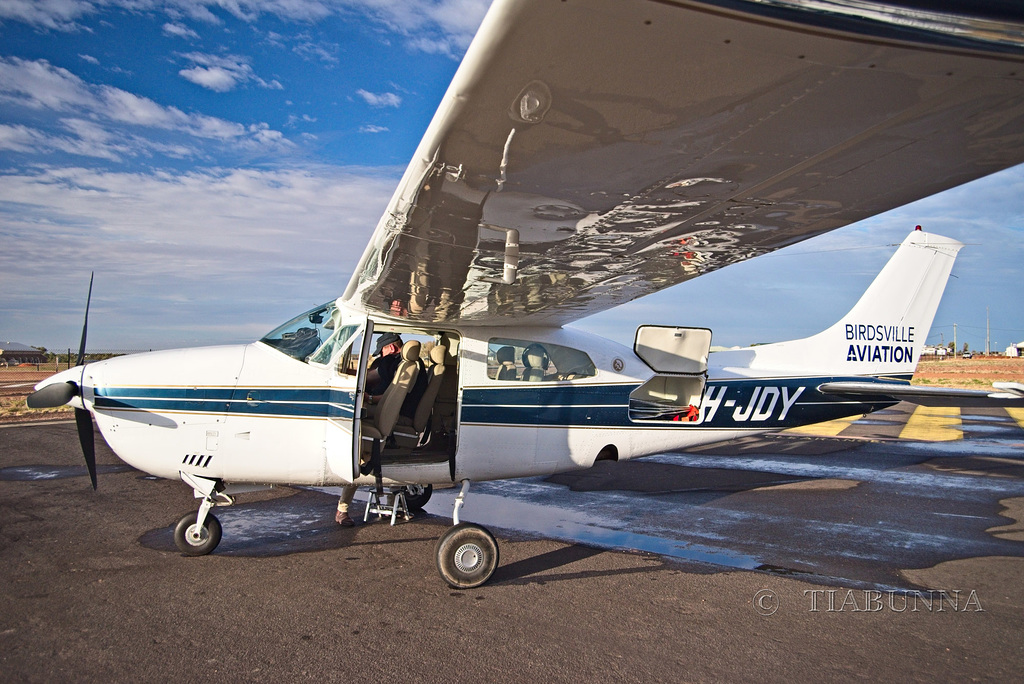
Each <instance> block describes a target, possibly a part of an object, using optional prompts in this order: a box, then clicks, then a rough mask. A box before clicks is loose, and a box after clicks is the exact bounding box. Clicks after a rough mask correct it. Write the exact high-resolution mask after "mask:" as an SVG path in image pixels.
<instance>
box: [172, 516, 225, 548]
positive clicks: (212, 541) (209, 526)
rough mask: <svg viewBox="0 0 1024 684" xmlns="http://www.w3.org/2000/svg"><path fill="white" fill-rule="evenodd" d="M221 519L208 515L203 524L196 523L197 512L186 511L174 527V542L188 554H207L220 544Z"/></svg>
mask: <svg viewBox="0 0 1024 684" xmlns="http://www.w3.org/2000/svg"><path fill="white" fill-rule="evenodd" d="M220 535H221V527H220V520H217V518H216V517H214V516H212V515H207V516H206V520H205V521H204V522H203V526H202V527H199V526H198V525H196V514H195V513H186V514H185V516H184V517H183V518H182V519H181V520H179V521H178V524H177V526H175V528H174V543H175V544H176V545H177V547H178V549H179V550H180V551H181V552H182V553H184V554H185V555H186V556H205V555H206V554H208V553H210V552H211V551H213V550H214V549H215V548H217V544H220Z"/></svg>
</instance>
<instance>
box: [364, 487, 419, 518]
mask: <svg viewBox="0 0 1024 684" xmlns="http://www.w3.org/2000/svg"><path fill="white" fill-rule="evenodd" d="M388 499H390V500H391V503H388ZM371 513H373V514H375V515H376V516H377V518H378V519H380V518H384V517H388V516H390V517H391V524H392V525H394V524H395V521H396V520H397V519H398V516H399V515H401V516H402V517H403V518H404V519H405V520H412V513H410V512H409V506H408V504H406V502H405V490H402V489H399V490H397V491H390V492H385V491H383V490H381V489H371V490H370V500H369V501H367V502H366V511H364V512H363V522H367V521H368V520H369V519H370V514H371Z"/></svg>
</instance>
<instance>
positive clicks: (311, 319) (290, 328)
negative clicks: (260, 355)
mask: <svg viewBox="0 0 1024 684" xmlns="http://www.w3.org/2000/svg"><path fill="white" fill-rule="evenodd" d="M342 318H343V316H342V311H341V309H339V308H338V306H337V304H336V303H335V302H328V303H326V304H323V305H321V306H318V307H316V308H315V309H310V310H309V311H307V312H306V313H304V314H302V315H301V316H296V317H295V318H293V319H292V320H290V321H288V322H287V323H285V324H284V325H282V326H279V327H277V328H274V329H273V330H271V331H270V332H269V333H267V334H266V335H265V336H264V337H263V338H262V339H261V340H260V342H262V343H263V344H266V345H269V346H271V347H273V348H274V349H276V350H278V351H279V352H282V353H284V354H287V355H288V356H290V357H292V358H293V359H298V360H299V361H304V362H307V363H308V362H312V363H322V364H327V363H330V362H331V358H332V357H333V356H334V353H335V352H337V351H340V350H341V349H343V348H344V347H345V345H346V344H347V343H348V342H349V341H351V339H352V337H353V336H354V335H355V334H356V333H358V332H359V330H360V329H361V328H362V320H361V319H359V320H353V321H343V320H342Z"/></svg>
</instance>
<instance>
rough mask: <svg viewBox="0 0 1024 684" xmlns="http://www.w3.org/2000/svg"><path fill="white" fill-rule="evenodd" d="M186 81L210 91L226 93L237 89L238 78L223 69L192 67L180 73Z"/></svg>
mask: <svg viewBox="0 0 1024 684" xmlns="http://www.w3.org/2000/svg"><path fill="white" fill-rule="evenodd" d="M178 75H180V76H181V77H182V78H184V79H185V80H186V81H191V82H192V83H195V84H196V85H200V86H202V87H204V88H208V89H209V90H213V91H215V92H218V93H226V92H227V91H229V90H231V89H232V88H234V87H235V85H236V84H237V83H238V78H237V77H236V75H235V74H233V73H231V72H230V71H228V70H227V69H223V68H221V67H198V66H197V67H192V68H191V69H182V70H181V71H179V72H178Z"/></svg>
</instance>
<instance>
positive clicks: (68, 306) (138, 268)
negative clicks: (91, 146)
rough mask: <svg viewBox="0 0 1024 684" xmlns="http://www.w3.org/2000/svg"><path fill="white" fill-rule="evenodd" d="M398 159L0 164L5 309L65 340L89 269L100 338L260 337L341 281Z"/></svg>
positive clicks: (33, 330)
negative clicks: (375, 165)
mask: <svg viewBox="0 0 1024 684" xmlns="http://www.w3.org/2000/svg"><path fill="white" fill-rule="evenodd" d="M2 131H3V129H2V128H0V135H2ZM398 173H399V170H398V169H383V170H380V169H378V170H374V169H339V168H334V167H317V168H307V169H281V170H271V171H267V170H259V169H245V168H236V169H206V170H199V171H194V172H191V173H184V174H172V173H168V172H156V173H110V172H100V171H96V170H91V169H85V168H45V169H39V170H36V171H34V172H28V173H16V174H7V175H2V176H0V221H2V222H3V224H4V229H5V249H4V250H3V251H2V252H0V288H2V289H3V291H4V293H5V316H4V317H5V320H6V321H10V322H12V323H13V322H17V329H16V330H14V331H13V332H17V333H18V334H19V335H23V337H24V338H25V339H29V340H32V341H33V342H34V343H36V344H43V345H47V346H51V347H59V346H61V345H64V344H65V340H66V338H65V336H64V331H66V332H67V333H68V334H69V335H71V334H72V333H74V330H75V328H76V327H77V326H78V325H80V320H81V311H80V307H81V304H82V302H81V300H82V299H83V296H84V294H83V291H84V287H85V285H83V283H87V282H88V272H89V271H91V270H94V269H95V270H96V272H97V275H96V282H97V285H96V290H95V291H94V295H93V296H94V305H95V307H96V314H95V317H94V318H91V319H90V340H93V343H94V345H95V347H96V348H99V347H105V348H110V347H122V348H123V347H134V348H140V347H145V348H150V347H154V348H158V347H167V346H174V345H183V344H185V345H194V344H204V343H210V344H212V343H220V342H226V341H245V340H251V339H255V338H256V337H258V336H259V335H260V334H261V333H264V332H266V331H267V330H269V329H270V328H272V327H273V326H274V325H276V324H278V323H280V322H283V321H284V320H287V319H288V318H290V317H291V316H293V315H294V314H295V313H298V312H299V311H301V310H303V309H304V308H309V307H311V306H313V305H315V304H317V303H319V302H322V301H327V300H328V299H331V298H333V297H337V296H339V295H340V294H341V292H342V290H343V289H344V287H345V285H346V284H347V282H348V278H349V276H350V275H351V273H352V270H353V269H354V268H355V265H356V261H357V259H358V258H359V255H360V254H361V253H362V250H363V247H364V246H365V245H366V243H367V241H368V240H369V236H370V233H371V232H372V230H373V228H374V226H375V225H376V222H377V219H378V218H379V217H380V215H381V213H382V212H383V210H384V207H385V206H386V204H387V201H388V199H389V198H390V196H391V193H392V191H393V190H394V185H395V182H396V180H397V176H398ZM55 264H59V265H60V268H59V269H55V268H54V265H55ZM73 319H74V320H77V321H78V323H74V322H73ZM115 331H117V332H115ZM13 332H11V334H13Z"/></svg>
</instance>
